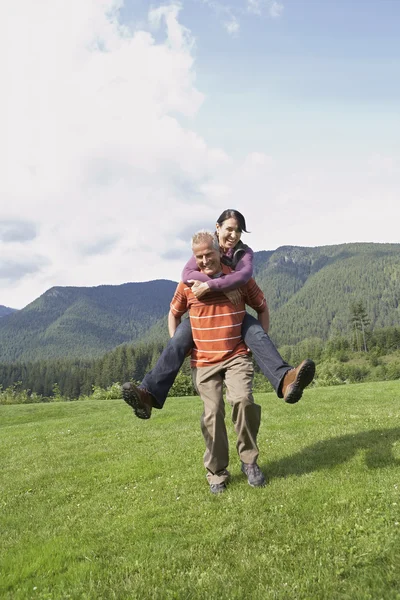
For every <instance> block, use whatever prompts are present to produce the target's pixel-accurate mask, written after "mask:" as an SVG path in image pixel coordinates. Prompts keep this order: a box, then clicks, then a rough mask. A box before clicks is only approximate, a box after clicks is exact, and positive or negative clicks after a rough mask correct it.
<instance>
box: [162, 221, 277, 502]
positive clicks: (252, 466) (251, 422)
mask: <svg viewBox="0 0 400 600" xmlns="http://www.w3.org/2000/svg"><path fill="white" fill-rule="evenodd" d="M192 249H193V254H194V256H195V258H196V262H197V265H198V267H199V269H200V270H201V271H203V272H204V273H205V274H206V275H208V276H209V277H218V276H220V275H222V274H226V273H228V272H229V271H230V268H229V267H227V266H225V265H223V264H222V263H221V260H220V250H219V245H218V240H217V239H216V238H215V236H214V235H213V234H212V233H211V232H204V231H201V232H199V233H197V234H195V235H194V236H193V239H192ZM242 294H243V299H242V301H241V302H240V304H238V305H237V304H235V305H234V304H233V303H232V302H231V301H230V300H229V298H228V297H227V296H226V295H225V294H223V293H222V292H211V293H209V294H207V295H206V296H204V297H203V298H201V299H200V300H198V299H197V298H196V296H195V295H194V294H193V292H192V290H191V289H190V288H189V287H188V286H187V285H185V284H184V283H183V282H181V283H179V284H178V287H177V289H176V292H175V295H174V297H173V299H172V302H171V309H170V312H169V315H168V327H169V333H170V335H171V337H172V336H173V335H174V333H175V330H176V328H177V327H178V325H179V324H180V322H181V318H182V316H183V314H184V313H185V312H187V311H188V310H189V318H190V321H191V326H192V331H193V341H194V347H193V350H192V353H191V367H192V376H193V382H194V384H195V387H196V389H197V390H198V392H199V394H200V397H201V399H202V400H203V402H204V412H203V415H202V417H201V430H202V433H203V437H204V441H205V444H206V452H205V454H204V466H205V468H206V471H207V480H208V482H209V484H210V490H211V492H212V493H214V494H218V493H221V492H224V491H225V489H226V483H227V481H228V478H229V473H228V471H227V467H228V462H229V449H228V436H227V431H226V427H225V406H224V400H223V383H224V382H225V385H226V397H227V400H228V402H229V404H230V405H231V406H232V421H233V423H234V426H235V430H236V434H237V451H238V454H239V458H240V460H241V464H242V471H243V473H245V475H246V476H247V479H248V482H249V484H250V485H251V486H253V487H261V486H263V485H264V484H265V478H264V475H263V473H262V471H261V470H260V468H259V466H258V465H257V457H258V447H257V434H258V430H259V426H260V418H261V407H260V406H258V405H257V404H255V403H254V399H253V394H252V381H253V365H252V361H251V358H250V355H249V350H248V348H247V347H246V345H245V343H244V341H243V339H242V334H241V327H242V322H243V319H244V316H245V313H246V311H245V303H246V304H248V305H249V306H251V307H252V308H253V309H254V310H256V312H257V314H258V319H259V321H260V323H261V325H262V327H263V328H264V329H265V330H266V331H267V330H268V325H269V314H268V307H267V303H266V301H265V298H264V294H263V293H262V291H261V290H260V288H259V287H258V286H257V284H256V282H255V281H254V279H250V281H249V282H248V283H247V284H246V285H245V286H244V287H243V288H242Z"/></svg>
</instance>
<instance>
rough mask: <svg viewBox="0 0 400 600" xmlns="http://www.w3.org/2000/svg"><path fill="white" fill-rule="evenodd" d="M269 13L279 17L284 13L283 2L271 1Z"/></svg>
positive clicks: (273, 16)
mask: <svg viewBox="0 0 400 600" xmlns="http://www.w3.org/2000/svg"><path fill="white" fill-rule="evenodd" d="M268 8H269V14H270V16H271V17H272V18H278V17H280V16H281V15H282V13H283V4H282V3H281V2H276V1H275V0H274V2H270V3H269V7H268Z"/></svg>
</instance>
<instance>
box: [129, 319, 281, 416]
mask: <svg viewBox="0 0 400 600" xmlns="http://www.w3.org/2000/svg"><path fill="white" fill-rule="evenodd" d="M242 336H243V339H244V342H245V344H246V346H248V347H249V348H250V350H251V351H252V354H253V357H254V360H255V361H256V363H257V364H258V366H259V367H260V369H261V372H262V373H263V375H265V377H266V378H267V379H268V381H269V382H270V383H271V384H272V386H273V388H274V390H275V391H276V393H277V395H278V396H279V398H282V392H281V389H280V388H281V382H282V380H283V377H284V375H285V373H286V372H287V371H288V370H289V369H291V368H292V367H291V366H290V365H289V364H288V363H287V362H285V361H284V360H283V358H282V357H281V355H280V354H279V352H278V350H277V349H276V348H275V346H274V344H273V343H272V341H271V338H270V337H269V335H268V334H267V333H265V331H264V329H263V328H262V327H261V325H260V323H259V321H258V320H257V319H255V318H254V317H252V316H251V315H249V314H248V313H246V316H245V318H244V320H243V324H242ZM192 347H193V336H192V328H191V326H190V320H189V319H184V320H183V321H182V323H180V325H179V327H177V329H176V331H175V335H174V337H172V338H170V340H169V342H168V344H167V345H166V347H165V348H164V350H163V351H162V353H161V355H160V358H159V359H158V361H157V363H156V365H155V366H154V368H153V369H152V370H151V371H149V372H148V373H147V374H146V375H145V377H144V379H143V381H142V383H141V385H140V387H143V388H146V389H147V390H148V391H149V392H150V394H151V395H152V396H153V397H154V398H155V400H156V402H157V405H156V407H155V408H162V407H163V406H164V402H165V400H166V399H167V396H168V392H169V390H170V389H171V387H172V384H173V383H174V381H175V377H176V376H177V374H178V372H179V369H180V368H181V366H182V364H183V361H184V360H185V356H186V355H187V353H188V352H189V351H190V350H191V348H192Z"/></svg>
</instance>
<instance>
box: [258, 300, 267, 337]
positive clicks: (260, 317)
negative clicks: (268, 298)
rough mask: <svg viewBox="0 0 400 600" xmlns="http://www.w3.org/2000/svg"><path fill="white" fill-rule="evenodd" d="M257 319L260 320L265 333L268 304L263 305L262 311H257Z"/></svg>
mask: <svg viewBox="0 0 400 600" xmlns="http://www.w3.org/2000/svg"><path fill="white" fill-rule="evenodd" d="M257 318H258V320H259V321H260V325H261V327H262V328H263V329H264V331H265V333H268V329H269V308H268V305H267V304H266V305H265V310H264V311H263V312H260V313H258V315H257Z"/></svg>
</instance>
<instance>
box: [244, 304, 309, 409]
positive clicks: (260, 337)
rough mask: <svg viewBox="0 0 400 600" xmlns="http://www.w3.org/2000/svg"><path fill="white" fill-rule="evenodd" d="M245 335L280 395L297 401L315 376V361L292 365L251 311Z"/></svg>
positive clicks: (245, 322) (247, 316) (291, 400)
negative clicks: (284, 358)
mask: <svg viewBox="0 0 400 600" xmlns="http://www.w3.org/2000/svg"><path fill="white" fill-rule="evenodd" d="M242 336H243V339H244V342H245V344H246V346H248V347H249V348H250V350H251V352H252V354H253V356H254V360H255V361H256V363H257V364H258V366H259V367H260V369H261V372H262V373H263V375H265V377H266V378H267V379H268V381H269V382H270V383H271V384H272V386H273V388H274V390H275V391H276V393H277V395H278V397H279V398H284V399H285V402H288V403H289V404H294V403H295V402H298V401H299V400H300V398H301V396H302V394H303V390H304V388H305V387H307V385H309V384H310V383H311V382H312V380H313V379H314V375H315V364H314V362H313V361H312V360H310V359H306V360H303V362H302V363H301V364H300V365H299V366H298V367H297V368H296V369H294V368H293V367H291V366H290V365H289V364H288V363H287V362H286V361H285V360H283V358H282V356H281V355H280V354H279V352H278V350H277V349H276V348H275V346H274V344H273V343H272V340H271V338H270V337H269V335H268V334H267V333H266V332H265V331H264V329H263V328H262V327H261V325H260V322H259V321H258V320H257V319H255V318H254V317H253V316H252V315H249V314H248V313H246V316H245V318H244V321H243V325H242Z"/></svg>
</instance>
